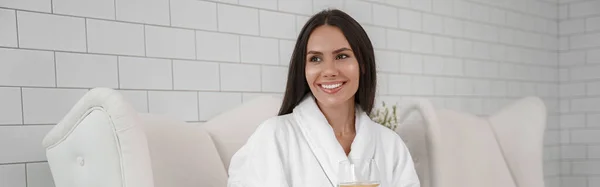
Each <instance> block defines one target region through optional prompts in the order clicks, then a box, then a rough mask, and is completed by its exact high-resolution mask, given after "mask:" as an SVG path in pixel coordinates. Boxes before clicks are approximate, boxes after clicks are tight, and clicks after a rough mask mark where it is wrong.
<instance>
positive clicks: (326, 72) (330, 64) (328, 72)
mask: <svg viewBox="0 0 600 187" xmlns="http://www.w3.org/2000/svg"><path fill="white" fill-rule="evenodd" d="M323 68H324V69H323V77H326V78H329V77H337V76H338V75H339V71H338V69H337V66H336V64H335V62H334V61H333V60H327V61H326V62H325V64H324V66H323Z"/></svg>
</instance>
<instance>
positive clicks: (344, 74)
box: [305, 25, 360, 107]
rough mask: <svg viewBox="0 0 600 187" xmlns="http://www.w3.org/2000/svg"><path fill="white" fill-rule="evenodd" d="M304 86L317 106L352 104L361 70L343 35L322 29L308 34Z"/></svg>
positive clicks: (333, 28) (326, 27)
mask: <svg viewBox="0 0 600 187" xmlns="http://www.w3.org/2000/svg"><path fill="white" fill-rule="evenodd" d="M306 51H307V53H306V69H305V72H306V82H307V83H308V86H309V87H310V91H311V92H312V94H313V95H314V96H315V98H316V99H317V102H318V103H319V105H320V106H324V107H334V106H337V105H340V104H346V103H348V102H354V95H355V94H356V91H357V90H358V83H359V77H360V69H359V65H358V60H357V59H356V56H354V52H353V51H352V48H350V44H349V43H348V41H347V40H346V37H345V36H344V34H343V33H342V31H341V30H340V29H339V28H337V27H334V26H329V25H323V26H319V27H317V28H316V29H315V30H313V32H312V33H311V35H310V37H309V39H308V44H307V46H306Z"/></svg>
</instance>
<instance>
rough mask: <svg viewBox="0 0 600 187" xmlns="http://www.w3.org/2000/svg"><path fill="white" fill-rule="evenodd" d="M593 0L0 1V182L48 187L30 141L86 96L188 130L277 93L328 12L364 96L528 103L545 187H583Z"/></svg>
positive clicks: (447, 103)
mask: <svg viewBox="0 0 600 187" xmlns="http://www.w3.org/2000/svg"><path fill="white" fill-rule="evenodd" d="M596 1H597V0H576V1H560V2H557V1H556V0H526V1H523V2H521V1H519V2H517V1H514V0H513V1H483V0H385V1H384V0H323V1H322V0H212V1H208V0H114V1H113V0H0V62H1V63H0V103H1V104H0V114H6V115H0V142H15V143H14V144H10V145H8V144H0V151H1V152H3V153H4V152H5V151H6V152H8V153H9V154H2V155H0V178H10V180H9V181H8V182H7V184H8V186H18V187H25V186H27V187H37V186H53V184H52V180H51V178H50V175H49V170H48V168H47V167H48V166H47V163H45V156H44V154H43V149H41V147H40V146H39V145H40V142H41V138H43V136H44V135H45V133H46V132H47V131H48V130H49V129H50V128H51V127H52V125H53V124H55V123H57V122H58V121H59V120H60V119H61V117H62V116H63V115H64V114H65V113H66V112H67V111H68V109H70V107H71V106H72V105H73V104H74V103H75V102H76V101H77V99H78V98H79V97H81V95H83V94H84V93H85V92H86V91H87V90H88V89H90V88H94V87H110V88H115V89H118V90H120V92H121V93H123V94H124V96H125V97H126V98H127V99H128V100H130V102H131V104H132V105H133V107H134V108H135V109H136V110H138V111H140V112H150V113H156V114H162V115H167V116H171V117H174V118H177V119H181V120H185V121H189V122H192V123H194V124H201V123H203V122H205V121H207V120H209V119H210V118H212V117H214V116H216V115H218V114H219V113H221V112H223V111H225V110H227V109H230V108H232V107H235V106H236V105H239V104H241V103H242V102H247V101H249V100H251V99H252V98H255V97H257V96H260V95H282V94H283V91H284V88H285V83H286V78H287V73H288V72H287V71H288V67H287V66H288V64H289V61H290V56H291V53H292V50H293V48H294V45H295V40H296V38H297V34H298V33H299V31H300V30H301V28H302V26H303V25H304V23H305V22H306V21H307V20H308V19H309V16H310V15H312V14H313V13H316V12H319V11H321V10H322V9H324V8H330V7H333V8H339V9H342V10H344V11H346V12H347V13H349V14H350V15H352V16H353V17H354V18H355V19H357V20H359V22H360V23H361V25H362V26H363V27H364V28H365V30H366V31H367V32H368V34H369V36H370V39H371V41H372V43H373V45H374V48H375V51H376V63H377V65H378V71H379V74H378V78H379V82H378V88H377V93H378V98H377V100H378V101H386V102H388V103H394V102H396V101H398V100H399V98H401V97H402V96H411V97H413V96H414V97H425V98H429V99H431V100H432V101H433V102H434V103H435V104H436V105H437V106H440V107H447V108H451V109H457V110H464V111H467V112H473V113H476V114H480V115H488V114H491V113H493V112H494V111H496V110H498V109H499V108H501V107H502V106H504V105H506V104H507V103H510V102H511V101H513V100H514V99H517V98H519V97H524V96H529V95H535V96H540V97H542V98H543V99H544V101H546V104H547V106H548V111H549V112H550V116H549V118H548V133H547V136H546V142H545V148H546V150H545V153H547V154H546V155H544V157H545V164H546V169H545V171H546V181H547V185H548V186H560V185H561V180H560V179H561V178H560V177H561V176H564V177H571V178H574V179H573V180H571V179H570V178H569V179H567V180H565V181H562V184H564V185H565V186H568V185H567V184H571V183H568V182H572V183H573V184H575V185H576V184H577V182H579V181H585V182H587V183H583V184H587V185H588V186H589V185H592V184H595V183H598V182H596V181H597V179H595V178H593V177H587V174H584V172H588V171H590V172H595V170H589V168H582V167H581V166H579V165H577V164H574V163H575V162H585V163H587V161H586V159H587V158H588V157H590V158H593V157H600V156H598V155H599V154H598V152H599V151H598V148H597V147H598V146H600V145H598V143H594V142H598V141H597V139H596V138H595V137H596V136H592V135H588V134H593V133H590V132H595V131H594V130H597V127H599V126H600V117H599V116H600V112H599V111H600V109H598V108H597V106H596V105H595V104H596V103H600V100H599V99H598V98H599V97H600V85H598V84H597V83H598V82H600V81H598V80H599V79H600V77H599V76H598V75H600V74H597V73H596V71H600V69H599V68H600V66H599V65H600V55H598V54H600V50H599V49H598V44H600V40H598V39H596V38H598V36H599V33H600V23H598V20H600V19H599V17H600V14H598V10H597V8H594V6H596V5H597V4H598V3H597V2H596ZM559 36H560V37H559ZM557 50H560V53H559V52H558V51H557ZM559 54H560V55H559ZM559 65H560V66H559ZM559 67H560V68H559ZM559 72H560V77H559ZM559 78H560V79H559ZM559 80H560V83H564V84H561V85H560V86H559ZM559 97H560V102H559ZM48 111H50V112H48ZM562 114H564V116H563V115H562ZM571 168H572V169H573V171H577V172H579V173H577V174H572V173H571ZM567 171H568V172H567ZM588 180H589V181H588ZM565 182H567V183H565ZM4 184H5V183H3V181H2V182H0V186H2V185H4Z"/></svg>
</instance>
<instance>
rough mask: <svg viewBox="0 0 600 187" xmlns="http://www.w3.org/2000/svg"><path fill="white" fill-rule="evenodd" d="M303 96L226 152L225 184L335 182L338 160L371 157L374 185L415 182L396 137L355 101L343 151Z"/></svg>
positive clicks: (262, 186)
mask: <svg viewBox="0 0 600 187" xmlns="http://www.w3.org/2000/svg"><path fill="white" fill-rule="evenodd" d="M308 95H309V96H307V97H305V98H304V100H303V101H302V102H301V103H300V104H299V105H298V106H296V107H295V108H294V110H293V112H292V113H291V114H287V115H283V116H277V117H273V118H271V119H268V120H266V121H265V122H264V123H263V124H261V125H260V126H259V127H258V128H257V129H256V131H255V132H254V133H253V134H252V136H251V137H250V138H249V139H248V141H247V143H246V144H245V145H244V146H243V147H242V148H241V149H240V150H238V152H237V153H236V154H235V155H234V156H233V157H232V159H231V163H230V166H229V181H228V186H229V187H337V181H338V179H337V177H338V175H337V173H338V166H339V163H340V161H343V160H347V159H348V158H372V159H374V160H375V162H376V163H377V166H378V167H379V170H380V171H379V174H380V179H381V185H380V187H419V186H420V184H419V179H418V177H417V174H416V172H415V169H414V165H413V162H412V158H411V156H410V153H409V151H408V149H407V148H406V146H405V144H404V142H403V141H402V140H401V139H400V137H399V136H398V135H397V134H396V133H395V132H393V131H392V130H389V129H388V128H386V127H384V126H382V125H380V124H377V123H375V122H373V121H371V119H370V118H369V116H367V114H366V113H365V112H363V111H362V110H360V107H357V110H356V112H357V113H356V121H355V126H356V136H355V138H354V141H353V142H352V145H351V150H350V154H349V156H348V157H347V156H346V154H345V152H344V150H343V148H342V147H341V145H340V144H339V143H338V141H337V139H336V137H335V135H334V132H333V129H332V128H331V126H330V125H329V123H328V122H327V120H326V119H325V116H324V115H323V113H321V111H320V110H319V108H318V106H317V104H316V102H315V100H314V98H313V97H312V96H311V95H310V94H308Z"/></svg>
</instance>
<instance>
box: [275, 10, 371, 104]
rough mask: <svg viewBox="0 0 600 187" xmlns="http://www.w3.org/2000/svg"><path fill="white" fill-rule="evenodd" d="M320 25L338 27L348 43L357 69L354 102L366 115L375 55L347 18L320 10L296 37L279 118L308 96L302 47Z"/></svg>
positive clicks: (308, 90)
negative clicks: (357, 79) (357, 77)
mask: <svg viewBox="0 0 600 187" xmlns="http://www.w3.org/2000/svg"><path fill="white" fill-rule="evenodd" d="M322 25H330V26H335V27H338V28H339V29H340V30H342V33H343V34H344V36H345V37H346V40H348V43H349V44H350V47H351V48H352V50H353V51H354V54H355V55H356V58H357V60H358V64H359V68H360V78H359V79H360V80H359V84H358V91H357V92H356V95H355V97H354V98H355V99H354V100H355V102H356V104H357V105H358V106H360V107H361V108H362V110H363V111H365V112H367V114H368V113H370V112H371V109H372V108H373V103H374V102H375V90H376V86H377V75H376V68H375V54H374V51H373V45H372V44H371V40H370V39H369V37H368V36H367V33H366V32H365V30H364V29H363V28H362V26H360V24H359V23H358V22H357V21H356V20H354V19H353V18H352V17H350V15H348V14H346V13H344V12H342V11H340V10H336V9H329V10H323V11H321V12H319V13H317V14H315V15H314V16H313V17H311V18H310V19H309V20H308V22H307V23H306V24H305V25H304V27H302V31H300V34H299V35H298V40H297V42H296V46H295V47H294V52H293V53H292V57H291V62H290V68H289V72H288V78H287V85H286V88H285V95H284V97H283V103H282V104H281V108H280V109H279V115H285V114H289V113H292V111H293V110H294V107H296V105H298V104H299V103H300V102H301V101H302V99H303V98H304V96H305V95H306V94H308V93H309V92H310V88H309V87H308V83H307V82H306V78H305V72H304V70H305V66H306V45H307V43H308V38H309V37H310V34H311V33H312V31H313V30H314V29H315V28H317V27H319V26H322Z"/></svg>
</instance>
